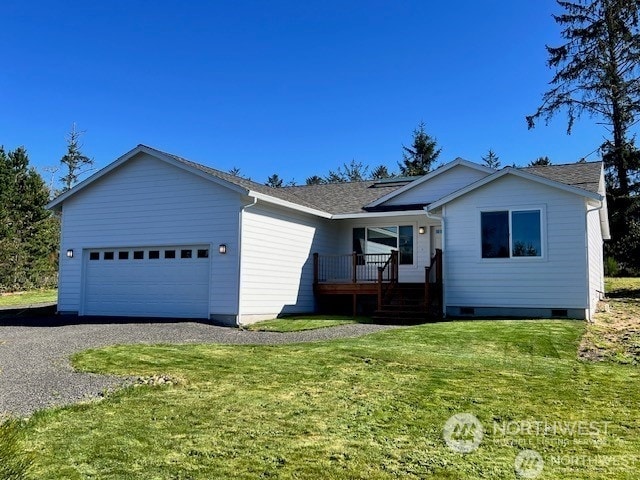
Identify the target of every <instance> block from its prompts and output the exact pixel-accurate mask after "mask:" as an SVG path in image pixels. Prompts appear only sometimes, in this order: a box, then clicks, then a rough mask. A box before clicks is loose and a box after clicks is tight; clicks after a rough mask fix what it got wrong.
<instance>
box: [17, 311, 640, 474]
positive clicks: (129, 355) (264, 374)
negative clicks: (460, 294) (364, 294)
mask: <svg viewBox="0 0 640 480" xmlns="http://www.w3.org/2000/svg"><path fill="white" fill-rule="evenodd" d="M583 332H584V323H582V322H577V321H559V320H557V321H500V322H496V321H465V322H462V321H460V322H448V323H436V324H427V325H422V326H417V327H412V328H403V329H395V330H390V331H385V332H380V333H377V334H374V335H369V336H365V337H361V338H358V339H345V340H341V341H333V342H325V343H310V344H294V345H283V346H223V345H160V346H149V345H137V346H113V347H109V348H104V349H99V350H89V351H86V352H83V353H80V354H77V355H75V357H74V358H73V362H74V365H75V366H76V367H77V368H79V369H81V370H84V371H89V372H99V373H112V374H118V375H137V376H144V377H145V378H149V377H153V376H154V375H162V376H163V377H162V378H170V379H173V380H174V382H173V384H172V385H169V386H161V385H158V384H157V383H156V384H155V385H142V386H138V387H130V388H126V389H124V390H121V391H119V392H117V393H115V394H113V395H110V396H108V397H107V398H106V399H104V400H102V401H100V402H93V403H86V404H82V405H75V406H71V407H66V408H60V409H53V410H46V411H43V412H40V413H37V414H35V415H34V416H33V417H31V418H30V419H29V420H28V421H27V423H26V426H25V427H24V428H25V433H26V434H27V439H28V440H27V441H26V443H25V448H26V449H27V450H28V452H33V453H37V455H36V459H35V464H34V466H33V468H34V470H33V476H34V478H47V479H58V478H59V479H62V478H64V479H84V478H101V479H103V478H104V479H138V478H139V479H155V478H158V479H160V478H162V479H165V478H172V479H209V478H247V479H249V478H251V479H252V478H283V479H293V478H296V479H306V478H313V479H315V478H325V479H371V480H375V479H391V478H399V477H404V478H414V479H417V478H427V477H429V478H437V479H458V478H465V479H467V478H486V479H489V478H491V479H513V478H515V474H514V459H515V458H516V455H518V453H519V452H521V451H523V450H525V449H535V450H536V451H537V452H539V453H540V455H542V458H543V459H544V462H545V464H544V471H543V473H542V475H540V476H539V477H538V478H539V479H555V478H572V479H632V478H637V471H638V467H639V466H640V465H638V455H640V402H639V400H640V381H639V380H640V378H639V376H640V371H639V370H638V369H637V368H635V367H631V366H628V365H619V364H612V363H606V362H599V363H591V362H584V361H580V360H579V359H578V358H577V355H576V350H577V347H578V344H579V342H580V338H581V336H582V334H583ZM165 385H167V384H165ZM461 412H469V413H472V414H474V415H475V416H477V418H478V419H479V420H480V421H481V422H482V424H483V426H484V433H485V435H484V439H483V441H482V443H481V444H480V447H479V448H478V449H477V450H476V451H474V452H473V453H468V454H461V453H458V452H456V451H452V450H451V449H449V448H448V447H447V445H446V444H445V442H444V440H443V434H442V432H443V426H444V424H445V422H446V421H447V419H448V418H450V417H451V416H452V415H454V414H456V413H461ZM535 425H538V427H539V426H540V425H542V426H543V428H537V429H536V428H531V427H532V426H535ZM578 425H580V426H581V427H580V428H578V427H577V426H578ZM545 426H546V427H547V428H544V427H545ZM462 433H463V434H464V432H462Z"/></svg>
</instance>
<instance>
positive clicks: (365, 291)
mask: <svg viewBox="0 0 640 480" xmlns="http://www.w3.org/2000/svg"><path fill="white" fill-rule="evenodd" d="M398 264H399V262H398V252H397V251H393V252H391V253H387V254H357V253H352V254H347V255H322V256H321V255H319V254H317V253H314V254H313V266H314V270H313V272H314V276H313V280H314V281H313V291H314V294H315V295H316V297H317V298H318V299H320V300H324V301H325V302H326V301H327V300H329V301H330V300H331V297H332V296H338V295H339V296H342V297H345V296H351V309H352V314H353V315H354V316H355V315H356V314H357V312H358V300H359V298H361V297H362V296H369V297H372V296H373V297H375V303H376V307H377V308H376V310H375V314H376V316H379V317H381V318H382V317H385V318H391V317H393V316H395V317H396V318H397V314H398V313H401V314H403V315H405V316H412V317H413V319H417V318H418V317H420V318H422V317H424V318H425V319H426V318H427V317H434V316H435V317H440V316H441V315H442V309H441V307H442V251H441V250H437V251H436V255H435V256H434V257H433V259H432V260H431V263H430V265H428V266H426V267H425V282H424V284H410V285H408V284H399V283H398ZM409 292H411V293H409ZM409 306H410V309H409V310H407V309H405V307H407V308H408V307H409ZM399 307H400V308H399Z"/></svg>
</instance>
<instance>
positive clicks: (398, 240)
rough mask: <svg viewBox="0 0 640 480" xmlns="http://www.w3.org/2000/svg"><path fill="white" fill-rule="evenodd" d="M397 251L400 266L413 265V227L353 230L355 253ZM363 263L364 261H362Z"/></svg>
mask: <svg viewBox="0 0 640 480" xmlns="http://www.w3.org/2000/svg"><path fill="white" fill-rule="evenodd" d="M394 250H397V251H398V252H399V253H398V256H399V260H400V264H401V265H412V264H413V227H412V226H411V225H400V226H392V227H366V228H354V229H353V251H354V252H356V253H360V254H362V253H367V254H372V253H391V252H392V251H394ZM362 263H364V260H362Z"/></svg>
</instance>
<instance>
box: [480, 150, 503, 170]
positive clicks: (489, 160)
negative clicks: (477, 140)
mask: <svg viewBox="0 0 640 480" xmlns="http://www.w3.org/2000/svg"><path fill="white" fill-rule="evenodd" d="M482 161H483V162H484V165H485V166H486V167H489V168H493V169H494V170H497V169H499V168H500V158H499V157H498V156H497V155H496V152H494V151H493V150H491V149H489V151H488V152H487V154H486V155H485V156H484V157H482Z"/></svg>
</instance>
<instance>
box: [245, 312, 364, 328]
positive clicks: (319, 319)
mask: <svg viewBox="0 0 640 480" xmlns="http://www.w3.org/2000/svg"><path fill="white" fill-rule="evenodd" d="M369 322H371V319H370V318H369V317H352V316H343V315H322V316H320V315H310V316H294V317H286V318H276V319H273V320H265V321H263V322H258V323H254V324H252V325H248V326H247V327H245V329H247V330H252V331H256V332H300V331H303V330H316V329H318V328H327V327H335V326H337V325H347V324H350V323H369Z"/></svg>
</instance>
